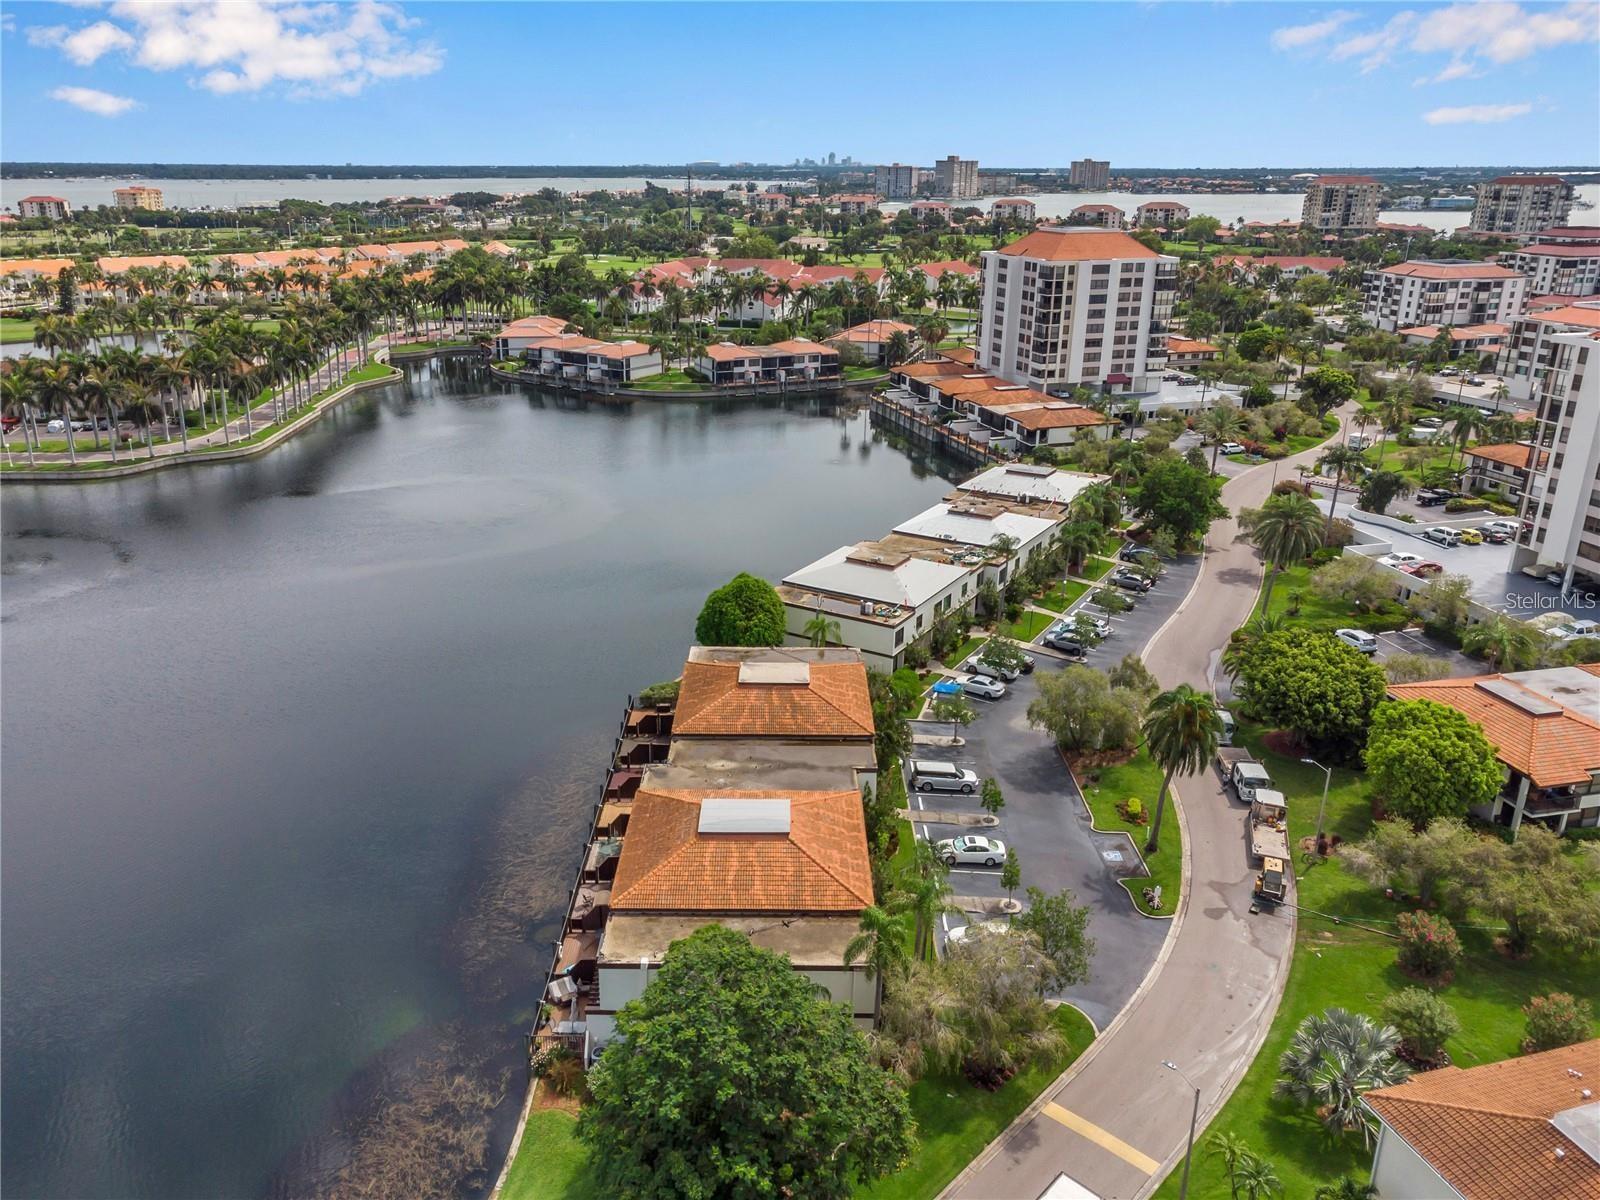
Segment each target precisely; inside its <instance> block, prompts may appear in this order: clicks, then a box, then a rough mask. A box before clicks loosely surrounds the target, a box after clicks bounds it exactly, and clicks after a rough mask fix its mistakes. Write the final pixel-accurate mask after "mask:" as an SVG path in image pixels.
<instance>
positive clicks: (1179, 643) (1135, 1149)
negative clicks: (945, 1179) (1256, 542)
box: [943, 423, 1344, 1200]
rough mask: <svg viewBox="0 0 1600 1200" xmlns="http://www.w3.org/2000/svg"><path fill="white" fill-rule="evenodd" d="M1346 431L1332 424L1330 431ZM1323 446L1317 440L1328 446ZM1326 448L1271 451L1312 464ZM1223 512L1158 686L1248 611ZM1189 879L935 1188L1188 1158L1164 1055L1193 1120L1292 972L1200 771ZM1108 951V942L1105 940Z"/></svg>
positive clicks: (1022, 1194)
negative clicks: (1086, 1030)
mask: <svg viewBox="0 0 1600 1200" xmlns="http://www.w3.org/2000/svg"><path fill="white" fill-rule="evenodd" d="M1343 436H1344V429H1343V425H1342V423H1341V428H1340V432H1339V433H1338V434H1336V435H1335V439H1333V440H1337V439H1338V438H1342V437H1343ZM1324 445H1326V443H1324ZM1320 452H1321V447H1317V448H1313V449H1311V450H1307V451H1304V452H1302V453H1300V454H1297V455H1294V456H1293V457H1290V458H1286V459H1283V460H1281V462H1280V463H1279V469H1278V472H1277V473H1276V474H1277V477H1279V478H1293V476H1292V475H1288V474H1285V473H1284V470H1283V468H1284V467H1293V466H1297V465H1299V464H1301V463H1309V462H1311V461H1313V460H1315V458H1316V457H1317V455H1318V454H1319V453H1320ZM1274 474H1275V473H1274V471H1273V469H1272V467H1271V466H1270V465H1262V466H1258V467H1254V468H1251V469H1250V470H1247V471H1244V472H1242V473H1241V474H1239V475H1236V476H1234V477H1233V478H1232V479H1230V480H1229V481H1228V482H1227V483H1226V484H1225V485H1224V486H1223V489H1222V500H1223V503H1224V504H1226V505H1227V506H1228V509H1229V511H1230V513H1236V512H1238V510H1239V509H1240V508H1248V507H1258V506H1259V505H1260V504H1261V503H1262V501H1263V500H1265V499H1266V497H1267V495H1268V493H1269V492H1270V491H1271V489H1272V483H1273V478H1274ZM1238 531H1239V526H1238V522H1237V520H1235V519H1234V518H1233V517H1232V516H1230V517H1228V518H1227V519H1225V520H1220V521H1217V522H1216V523H1215V524H1214V525H1212V527H1211V530H1210V533H1209V534H1208V535H1207V539H1206V542H1207V545H1206V553H1205V560H1204V562H1203V563H1202V566H1201V570H1200V575H1199V577H1198V578H1197V579H1196V581H1195V585H1194V589H1193V590H1192V591H1191V592H1190V593H1189V596H1188V598H1187V599H1185V601H1184V602H1183V604H1182V605H1180V606H1179V608H1178V611H1177V612H1176V613H1175V614H1174V615H1173V617H1172V619H1171V620H1170V621H1169V622H1168V623H1167V625H1165V626H1164V627H1163V628H1162V629H1160V630H1159V631H1157V633H1156V634H1155V636H1154V637H1153V638H1152V639H1151V641H1150V644H1149V645H1148V646H1147V647H1146V649H1145V654H1144V659H1145V663H1146V665H1147V666H1148V667H1149V668H1150V670H1151V671H1152V672H1154V673H1155V675H1156V677H1157V678H1158V679H1159V680H1160V681H1161V683H1162V685H1163V686H1165V687H1172V686H1174V685H1175V684H1178V683H1191V684H1194V685H1195V686H1196V687H1202V688H1208V689H1209V688H1210V686H1211V673H1212V667H1213V664H1214V662H1215V660H1216V658H1217V657H1218V656H1219V655H1220V653H1221V649H1222V647H1223V646H1224V645H1225V644H1226V643H1227V640H1228V635H1229V634H1231V633H1232V632H1233V630H1234V629H1236V628H1237V627H1238V626H1239V625H1240V624H1242V623H1243V622H1244V621H1245V620H1246V619H1247V618H1248V617H1249V614H1250V610H1251V609H1252V608H1253V607H1254V605H1255V601H1256V596H1257V593H1258V592H1259V590H1260V586H1261V572H1262V566H1261V561H1260V559H1258V558H1257V556H1256V552H1255V550H1254V548H1253V547H1251V546H1250V545H1249V544H1248V543H1246V542H1242V541H1238V540H1236V538H1237V535H1238ZM1179 791H1180V794H1181V796H1182V799H1183V805H1182V808H1181V809H1180V813H1181V816H1180V819H1181V820H1182V822H1183V835H1184V853H1185V857H1186V858H1187V859H1188V863H1187V867H1188V869H1187V871H1186V876H1187V878H1188V879H1189V881H1190V884H1189V887H1188V888H1187V889H1185V892H1184V897H1183V901H1182V904H1181V906H1180V912H1179V914H1178V917H1177V921H1176V922H1175V928H1174V929H1173V931H1172V933H1171V935H1170V936H1169V937H1168V938H1167V940H1166V943H1165V944H1164V945H1163V946H1162V948H1161V953H1160V954H1159V955H1158V956H1157V958H1156V963H1155V966H1154V967H1153V968H1152V969H1151V971H1150V974H1149V976H1148V977H1146V979H1145V981H1144V983H1143V984H1142V985H1141V987H1140V989H1139V991H1137V992H1136V993H1135V994H1134V997H1133V999H1132V1000H1131V1001H1129V1003H1128V1005H1127V1006H1126V1007H1125V1008H1124V1009H1123V1010H1122V1012H1121V1013H1119V1014H1118V1016H1117V1018H1116V1020H1115V1021H1113V1022H1112V1023H1111V1025H1110V1026H1109V1027H1108V1028H1107V1029H1106V1030H1104V1031H1103V1032H1102V1034H1101V1036H1100V1037H1099V1038H1097V1039H1096V1040H1095V1042H1094V1044H1093V1045H1092V1046H1091V1047H1090V1048H1089V1050H1088V1051H1087V1052H1086V1053H1085V1054H1084V1056H1083V1057H1082V1058H1080V1059H1079V1060H1078V1061H1077V1062H1076V1063H1074V1064H1073V1065H1072V1067H1070V1068H1069V1069H1068V1070H1067V1072H1066V1073H1065V1074H1064V1075H1063V1076H1062V1077H1061V1079H1059V1080H1057V1081H1056V1082H1055V1083H1054V1084H1052V1085H1051V1086H1050V1087H1048V1088H1046V1089H1045V1090H1044V1092H1042V1093H1041V1094H1040V1096H1039V1098H1038V1099H1037V1100H1035V1101H1034V1103H1033V1104H1032V1105H1030V1106H1029V1107H1028V1109H1027V1110H1026V1111H1024V1112H1023V1113H1022V1115H1021V1116H1019V1117H1018V1118H1017V1119H1016V1120H1015V1121H1014V1122H1012V1124H1011V1126H1010V1127H1009V1128H1007V1130H1006V1131H1005V1132H1004V1133H1003V1134H1001V1135H1000V1137H998V1138H997V1139H995V1141H994V1142H992V1143H991V1144H990V1145H989V1147H988V1148H987V1149H986V1150H985V1151H984V1152H983V1153H982V1154H980V1155H979V1156H978V1158H977V1159H975V1160H974V1161H973V1163H972V1164H971V1165H970V1166H969V1167H968V1168H967V1169H966V1170H965V1171H964V1172H962V1174H961V1175H959V1176H958V1177H957V1178H956V1179H955V1181H954V1182H953V1183H951V1185H950V1186H949V1187H948V1188H947V1189H945V1191H944V1193H943V1195H944V1196H945V1197H950V1198H952V1200H953V1198H957V1197H959V1198H961V1200H1034V1198H1035V1197H1037V1196H1038V1195H1039V1194H1040V1193H1041V1192H1043V1191H1044V1190H1045V1189H1046V1188H1047V1187H1049V1186H1050V1184H1051V1182H1052V1181H1053V1180H1054V1179H1055V1178H1056V1176H1057V1175H1059V1174H1063V1173H1064V1174H1066V1175H1068V1176H1069V1177H1071V1178H1072V1179H1073V1180H1075V1181H1076V1182H1077V1183H1079V1184H1080V1185H1082V1186H1083V1187H1084V1188H1086V1189H1088V1190H1089V1191H1090V1192H1091V1193H1093V1194H1094V1195H1095V1196H1098V1197H1101V1200H1134V1198H1137V1197H1142V1196H1146V1195H1148V1194H1149V1193H1150V1192H1152V1191H1153V1190H1154V1189H1155V1187H1156V1185H1157V1184H1158V1183H1159V1182H1160V1181H1161V1179H1162V1178H1163V1176H1165V1175H1166V1173H1167V1171H1168V1170H1170V1169H1171V1168H1172V1166H1173V1165H1174V1164H1176V1163H1177V1162H1178V1161H1179V1160H1180V1159H1181V1158H1182V1156H1183V1150H1184V1143H1185V1139H1186V1137H1187V1134H1188V1131H1189V1115H1190V1111H1191V1108H1192V1106H1193V1103H1194V1093H1193V1091H1191V1090H1190V1089H1189V1088H1188V1087H1186V1086H1185V1085H1184V1082H1183V1080H1182V1079H1181V1078H1179V1076H1178V1075H1177V1074H1176V1073H1174V1072H1172V1071H1168V1070H1166V1069H1164V1068H1163V1067H1162V1066H1161V1061H1162V1060H1163V1059H1171V1060H1173V1061H1174V1062H1176V1063H1177V1065H1178V1066H1179V1067H1181V1068H1182V1069H1183V1071H1184V1072H1185V1073H1186V1074H1187V1075H1188V1076H1189V1078H1190V1079H1192V1080H1193V1081H1194V1083H1195V1084H1196V1085H1197V1086H1198V1087H1199V1089H1200V1107H1201V1119H1202V1123H1203V1122H1205V1121H1209V1119H1210V1117H1211V1115H1212V1114H1213V1113H1215V1111H1216V1110H1217V1109H1218V1108H1219V1107H1221V1105H1222V1102H1223V1101H1224V1100H1226V1099H1227V1097H1228V1095H1229V1093H1231V1092H1232V1091H1233V1088H1234V1085H1235V1084H1236V1083H1237V1082H1238V1080H1239V1077H1240V1076H1241V1075H1242V1074H1243V1073H1244V1070H1245V1068H1246V1067H1248V1066H1249V1064H1250V1061H1251V1060H1252V1059H1253V1058H1254V1057H1255V1053H1256V1050H1257V1049H1258V1048H1259V1047H1260V1045H1261V1041H1262V1039H1263V1038H1264V1037H1265V1036H1266V1032H1267V1027H1268V1026H1269V1025H1270V1024H1271V1023H1272V1014H1273V1012H1274V1011H1275V1010H1276V1009H1277V1006H1278V998H1279V996H1280V995H1281V994H1282V991H1283V984H1284V981H1285V979H1286V978H1287V975H1288V969H1289V958H1290V952H1291V950H1292V949H1293V942H1294V922H1293V918H1292V915H1291V914H1290V912H1289V911H1287V910H1285V911H1279V912H1276V913H1274V912H1269V911H1265V910H1264V911H1262V912H1260V913H1256V914H1252V913H1251V912H1250V911H1249V910H1250V903H1251V894H1250V893H1251V887H1252V883H1253V880H1254V875H1255V872H1254V869H1253V868H1252V867H1251V866H1250V862H1249V855H1248V852H1247V849H1246V846H1245V826H1244V818H1243V810H1242V809H1241V808H1240V807H1239V806H1238V805H1236V804H1234V803H1232V802H1231V801H1230V800H1229V799H1228V798H1227V797H1226V796H1225V795H1224V794H1223V792H1222V789H1221V787H1220V785H1219V784H1218V783H1217V779H1216V775H1215V773H1214V772H1212V771H1209V770H1208V771H1207V772H1206V773H1205V774H1204V775H1202V776H1199V777H1190V778H1186V779H1184V780H1182V781H1181V784H1180V787H1179ZM1103 949H1105V948H1103Z"/></svg>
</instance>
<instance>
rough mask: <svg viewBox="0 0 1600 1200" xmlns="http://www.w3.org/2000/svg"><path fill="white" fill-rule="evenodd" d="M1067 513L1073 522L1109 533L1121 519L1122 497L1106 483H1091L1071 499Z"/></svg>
mask: <svg viewBox="0 0 1600 1200" xmlns="http://www.w3.org/2000/svg"><path fill="white" fill-rule="evenodd" d="M1128 444H1129V445H1132V444H1133V443H1131V442H1130V443H1128ZM1067 513H1068V515H1069V516H1071V517H1072V519H1073V520H1075V521H1093V522H1094V523H1095V524H1096V525H1098V526H1100V528H1101V529H1102V530H1105V531H1106V532H1110V531H1111V530H1112V529H1115V528H1116V526H1117V522H1118V521H1120V520H1121V519H1122V497H1121V496H1120V495H1119V494H1118V493H1117V490H1116V489H1115V488H1113V487H1112V486H1111V485H1110V484H1108V483H1091V484H1090V485H1089V486H1088V487H1086V488H1084V489H1083V491H1081V492H1079V493H1078V494H1077V495H1076V496H1074V497H1073V498H1072V503H1071V504H1069V505H1068V506H1067Z"/></svg>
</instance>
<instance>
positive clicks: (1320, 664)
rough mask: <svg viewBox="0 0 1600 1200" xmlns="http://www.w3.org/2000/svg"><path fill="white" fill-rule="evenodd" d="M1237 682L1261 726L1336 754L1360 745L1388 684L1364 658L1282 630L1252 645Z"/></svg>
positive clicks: (1324, 638) (1322, 636)
mask: <svg viewBox="0 0 1600 1200" xmlns="http://www.w3.org/2000/svg"><path fill="white" fill-rule="evenodd" d="M1239 680H1240V683H1241V685H1242V687H1243V689H1244V694H1245V697H1246V700H1247V703H1248V705H1249V709H1250V711H1251V712H1252V713H1253V714H1254V715H1256V716H1257V717H1259V718H1260V719H1261V720H1263V721H1266V722H1268V723H1269V724H1272V725H1275V726H1277V727H1278V728H1280V729H1288V730H1291V731H1293V732H1294V733H1295V734H1296V735H1298V736H1299V737H1300V738H1302V739H1303V740H1305V741H1307V742H1310V743H1312V744H1313V745H1316V746H1325V747H1329V748H1331V749H1334V750H1339V751H1347V750H1350V749H1354V748H1355V747H1357V746H1359V745H1360V744H1361V741H1362V739H1363V737H1364V736H1365V733H1366V728H1367V722H1368V721H1369V720H1370V719H1371V716H1372V710H1373V708H1374V707H1375V706H1376V705H1377V703H1378V701H1380V700H1381V699H1383V693H1384V689H1385V686H1386V682H1387V681H1386V680H1385V679H1384V675H1383V670H1382V668H1381V667H1379V666H1378V665H1377V664H1376V663H1374V662H1372V661H1371V660H1370V659H1369V658H1367V656H1366V655H1364V654H1362V653H1361V652H1360V651H1358V650H1355V649H1353V648H1352V647H1350V646H1347V645H1345V644H1344V643H1343V642H1341V641H1339V640H1338V639H1337V638H1335V637H1333V636H1332V635H1331V634H1328V633H1323V632H1321V631H1320V630H1314V629H1281V630H1278V631H1276V632H1274V633H1269V634H1266V635H1265V636H1264V637H1261V638H1257V639H1254V640H1252V641H1251V642H1250V643H1249V644H1248V646H1247V648H1246V650H1245V651H1244V655H1243V661H1242V663H1241V664H1240V672H1239Z"/></svg>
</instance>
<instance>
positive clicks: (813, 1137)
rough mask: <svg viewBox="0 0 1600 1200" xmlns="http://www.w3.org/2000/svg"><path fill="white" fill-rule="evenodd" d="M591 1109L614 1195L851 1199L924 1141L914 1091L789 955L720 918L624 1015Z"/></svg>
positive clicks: (590, 1135) (593, 1146)
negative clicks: (911, 1101)
mask: <svg viewBox="0 0 1600 1200" xmlns="http://www.w3.org/2000/svg"><path fill="white" fill-rule="evenodd" d="M617 1034H618V1037H617V1039H616V1040H615V1041H613V1042H612V1043H611V1044H610V1046H609V1047H608V1048H607V1050H606V1053H605V1055H604V1056H603V1057H602V1058H601V1059H600V1061H599V1062H598V1063H597V1064H596V1065H595V1067H594V1069H593V1070H591V1071H590V1073H589V1087H590V1091H591V1092H592V1093H593V1099H592V1100H591V1101H590V1103H588V1104H586V1105H585V1106H584V1108H583V1111H582V1113H581V1115H580V1117H579V1121H578V1132H579V1136H580V1137H582V1139H583V1140H584V1141H585V1142H586V1143H587V1144H588V1145H589V1148H590V1150H591V1152H592V1162H593V1170H594V1173H595V1177H596V1182H597V1183H598V1184H599V1186H600V1188H601V1190H602V1191H603V1192H604V1193H606V1194H608V1195H627V1196H633V1197H640V1198H642V1200H657V1198H659V1200H668V1198H669V1197H671V1198H677V1197H698V1198H702V1200H712V1198H717V1200H721V1198H724V1197H726V1198H730V1200H732V1198H738V1200H743V1198H746V1197H749V1198H755V1197H783V1196H791V1195H797V1194H800V1193H801V1192H803V1193H804V1194H805V1195H807V1196H814V1197H822V1198H824V1200H829V1198H840V1200H842V1198H843V1197H846V1196H849V1195H850V1194H851V1190H852V1187H853V1186H854V1183H855V1181H856V1179H857V1178H858V1177H860V1178H867V1179H870V1178H873V1177H876V1176H879V1175H883V1174H887V1173H889V1172H891V1171H893V1170H895V1169H896V1168H897V1167H898V1166H899V1165H900V1164H901V1163H902V1162H903V1161H904V1160H905V1158H906V1156H907V1155H908V1154H909V1153H910V1152H911V1147H912V1134H911V1117H910V1109H909V1107H908V1105H907V1102H906V1097H905V1093H904V1092H903V1091H902V1090H901V1088H900V1086H899V1085H898V1084H897V1083H896V1082H894V1081H893V1080H892V1079H891V1078H890V1076H888V1075H887V1074H885V1073H884V1072H883V1071H882V1070H880V1069H879V1068H878V1066H877V1065H876V1064H875V1063H874V1062H873V1061H872V1056H871V1053H870V1051H869V1047H868V1044H867V1041H866V1039H865V1038H864V1037H863V1036H862V1035H861V1034H860V1033H859V1032H858V1031H857V1030H856V1029H855V1028H853V1027H852V1025H851V1023H850V1016H849V1014H848V1013H847V1012H845V1010H844V1009H843V1008H842V1007H841V1006H838V1005H833V1004H829V1003H826V1002H825V1001H823V1000H820V999H818V998H817V996H816V992H815V989H814V987H813V985H812V984H811V982H810V981H809V980H808V979H807V978H806V977H805V976H804V975H802V974H800V973H798V972H796V971H795V970H793V969H792V968H791V967H790V965H789V962H788V960H787V959H785V958H783V957H781V956H780V955H777V954H773V953H771V952H770V951H767V950H762V949H759V948H757V947H755V946H753V945H751V943H750V941H749V940H748V939H747V938H745V937H743V936H742V935H740V934H738V933H735V932H733V931H732V930H729V929H724V928H722V927H721V926H716V925H711V926H707V927H705V928H703V929H700V930H698V931H696V932H695V933H693V934H691V935H690V936H689V937H687V938H684V939H683V940H681V941H678V942H675V943H673V945H672V948H671V949H670V950H668V952H667V955H666V958H665V959H664V960H663V962H662V964H661V969H660V971H659V972H658V974H657V977H656V978H655V980H654V981H652V982H651V984H650V986H649V987H647V988H646V989H645V991H644V995H642V996H641V997H640V998H639V999H637V1000H634V1001H632V1002H630V1003H629V1004H627V1005H625V1006H624V1007H623V1008H622V1010H621V1011H620V1012H619V1013H618V1014H617Z"/></svg>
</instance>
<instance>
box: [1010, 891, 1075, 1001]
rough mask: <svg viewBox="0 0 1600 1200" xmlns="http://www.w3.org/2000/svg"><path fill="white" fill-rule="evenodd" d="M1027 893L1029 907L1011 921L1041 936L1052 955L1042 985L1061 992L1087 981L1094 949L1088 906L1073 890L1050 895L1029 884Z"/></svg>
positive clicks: (1046, 953)
mask: <svg viewBox="0 0 1600 1200" xmlns="http://www.w3.org/2000/svg"><path fill="white" fill-rule="evenodd" d="M1027 894H1028V907H1027V908H1026V909H1025V910H1023V912H1022V913H1021V914H1020V915H1018V916H1016V917H1014V918H1012V921H1011V924H1012V927H1013V928H1016V929H1022V930H1025V931H1026V932H1028V933H1031V934H1033V935H1034V936H1035V937H1036V938H1038V939H1039V945H1040V946H1041V947H1042V948H1043V949H1044V952H1045V955H1046V957H1047V958H1049V960H1050V962H1049V965H1048V967H1047V969H1046V971H1045V975H1044V979H1043V981H1042V986H1043V987H1044V989H1045V990H1046V991H1047V992H1059V991H1062V990H1064V989H1066V988H1069V987H1071V986H1072V985H1073V984H1075V983H1083V982H1085V981H1086V980H1087V979H1088V978H1089V963H1090V961H1091V960H1092V959H1093V958H1094V951H1095V942H1094V938H1092V937H1090V936H1089V906H1088V905H1087V904H1079V903H1078V902H1077V899H1078V898H1077V897H1076V896H1074V895H1073V894H1072V893H1071V892H1070V891H1066V892H1057V893H1056V894H1055V895H1054V896H1049V895H1046V894H1045V893H1044V892H1043V891H1041V890H1040V889H1038V888H1036V887H1030V888H1029V889H1028V893H1027Z"/></svg>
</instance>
